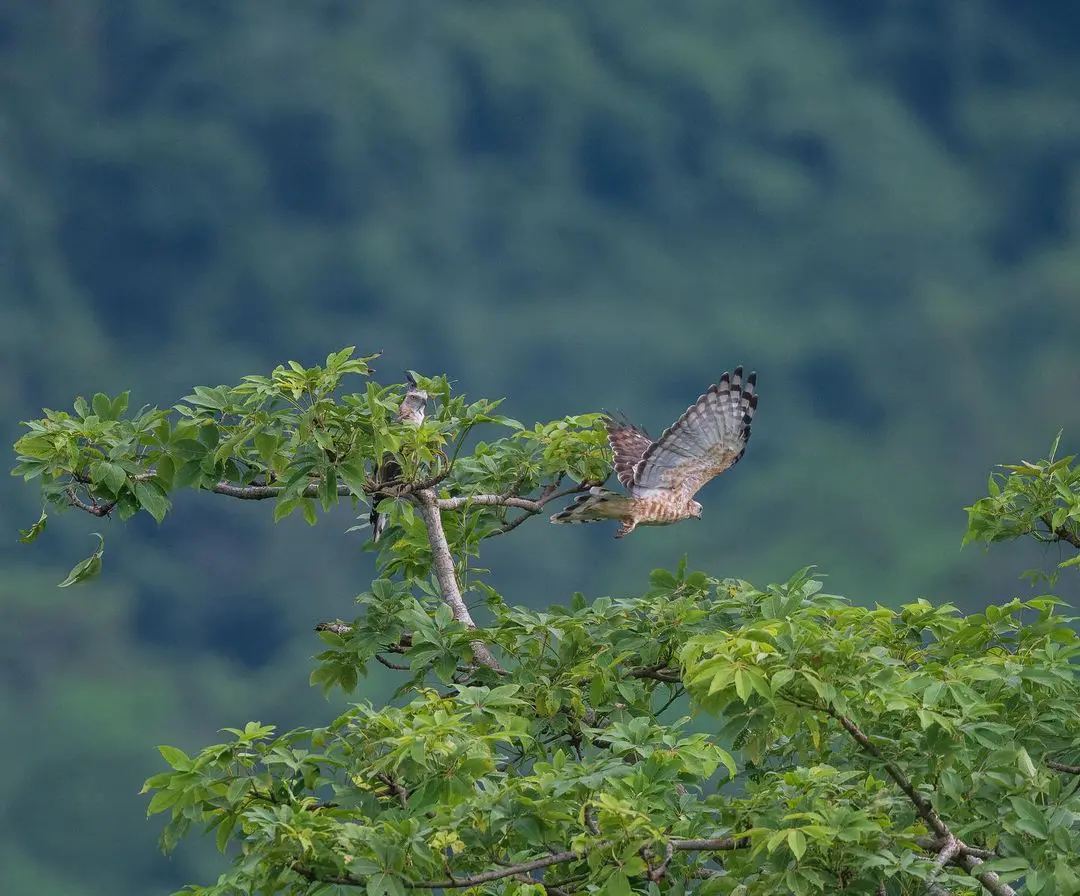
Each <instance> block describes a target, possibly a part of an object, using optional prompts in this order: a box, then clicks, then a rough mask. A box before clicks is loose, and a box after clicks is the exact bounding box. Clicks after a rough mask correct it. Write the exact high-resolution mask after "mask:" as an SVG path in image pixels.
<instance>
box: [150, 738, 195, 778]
mask: <svg viewBox="0 0 1080 896" xmlns="http://www.w3.org/2000/svg"><path fill="white" fill-rule="evenodd" d="M158 752H159V753H160V754H161V758H162V759H164V760H165V761H166V762H167V763H169V765H171V766H172V767H173V768H175V769H176V770H177V771H180V772H183V771H187V770H188V769H189V768H191V758H190V757H189V756H188V755H187V753H185V752H184V751H183V750H181V749H179V748H178V747H170V746H168V745H167V744H161V745H159V746H158Z"/></svg>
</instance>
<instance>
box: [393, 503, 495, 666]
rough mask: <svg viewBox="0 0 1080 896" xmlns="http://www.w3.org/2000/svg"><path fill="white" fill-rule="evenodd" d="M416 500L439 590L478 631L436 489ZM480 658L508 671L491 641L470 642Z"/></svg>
mask: <svg viewBox="0 0 1080 896" xmlns="http://www.w3.org/2000/svg"><path fill="white" fill-rule="evenodd" d="M412 498H413V502H414V503H415V504H416V506H417V507H418V508H419V510H420V516H421V517H422V518H423V520H424V528H425V529H426V530H427V536H428V544H429V545H430V546H431V565H432V568H433V569H434V571H435V578H436V579H437V580H438V582H439V590H440V591H441V592H442V599H443V601H444V602H445V603H446V605H447V606H448V607H450V610H451V611H452V612H453V614H454V618H455V619H456V620H457V621H458V622H460V623H462V624H463V625H464V626H465V627H466V628H467V629H469V630H474V629H475V628H476V623H475V622H473V618H472V615H471V614H470V613H469V608H468V607H467V606H465V601H464V600H462V597H461V588H460V586H459V585H458V580H457V573H456V572H455V571H454V558H453V556H451V554H450V545H449V544H448V543H447V541H446V531H445V530H444V529H443V524H442V513H441V512H440V510H439V499H438V497H436V495H435V491H434V489H431V488H422V489H420V490H418V491H417V492H415V493H414V494H413V496H412ZM469 644H470V646H471V647H472V650H473V656H475V657H476V661H477V662H478V663H480V664H482V665H484V666H487V667H488V668H489V669H494V670H495V671H496V672H500V673H502V672H503V671H504V670H503V669H502V667H501V666H500V665H499V661H498V660H496V659H495V657H494V655H493V654H492V652H491V651H490V650H489V649H488V646H487V644H485V643H484V642H483V641H481V640H479V639H475V640H473V641H470V642H469Z"/></svg>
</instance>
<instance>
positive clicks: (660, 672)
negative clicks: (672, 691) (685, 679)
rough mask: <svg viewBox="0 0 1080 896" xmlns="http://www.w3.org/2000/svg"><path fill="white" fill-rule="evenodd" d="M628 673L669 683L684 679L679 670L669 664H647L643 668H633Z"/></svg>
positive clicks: (635, 676)
mask: <svg viewBox="0 0 1080 896" xmlns="http://www.w3.org/2000/svg"><path fill="white" fill-rule="evenodd" d="M627 674H628V675H629V676H630V677H631V678H651V679H652V680H653V681H663V682H666V683H668V684H674V683H676V682H679V681H682V675H681V673H680V672H679V670H678V669H670V668H668V667H667V666H647V667H645V668H643V669H631V670H630V671H629V672H628V673H627Z"/></svg>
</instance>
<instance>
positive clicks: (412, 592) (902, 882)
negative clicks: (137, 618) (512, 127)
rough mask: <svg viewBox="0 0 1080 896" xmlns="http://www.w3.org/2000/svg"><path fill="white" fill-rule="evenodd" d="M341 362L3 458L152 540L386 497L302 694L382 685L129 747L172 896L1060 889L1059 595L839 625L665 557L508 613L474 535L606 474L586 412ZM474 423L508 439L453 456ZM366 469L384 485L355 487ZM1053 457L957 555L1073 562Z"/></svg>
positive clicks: (1062, 622) (45, 426)
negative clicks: (382, 382)
mask: <svg viewBox="0 0 1080 896" xmlns="http://www.w3.org/2000/svg"><path fill="white" fill-rule="evenodd" d="M374 357H375V356H374V355H369V356H366V357H362V358H354V357H353V350H352V349H345V350H343V351H341V352H337V353H335V354H332V355H330V356H329V357H328V358H327V359H326V363H325V366H319V367H314V368H304V367H303V366H302V365H300V364H298V363H295V362H292V363H290V364H289V365H288V366H287V367H285V366H282V367H278V368H276V369H275V370H274V371H273V373H272V374H271V375H270V376H269V377H263V376H247V377H245V378H244V379H243V380H242V381H241V383H240V384H239V385H238V386H235V387H232V388H227V387H217V388H214V389H209V388H203V387H197V388H196V389H195V390H194V394H192V395H189V396H188V397H187V398H186V399H184V400H183V402H181V403H180V404H178V405H177V406H176V407H175V409H174V410H173V411H172V412H162V411H157V410H152V409H151V410H141V411H139V412H136V414H135V415H133V416H131V417H127V416H125V411H126V407H127V395H126V394H124V395H121V396H120V397H118V398H115V399H110V398H109V397H107V396H105V395H102V394H99V395H97V396H95V397H94V399H93V401H92V402H86V401H83V400H79V401H77V402H76V406H75V413H74V414H73V415H72V414H68V413H64V412H55V411H49V412H46V416H45V417H44V418H41V419H39V420H35V421H31V422H30V423H28V424H27V426H28V428H29V430H30V431H29V433H28V434H26V435H24V436H23V437H22V438H21V439H20V440H19V441H18V442H17V443H16V450H17V451H18V452H19V453H20V463H19V466H18V467H17V468H16V471H15V472H16V473H19V474H21V475H22V476H23V477H25V478H27V479H37V478H40V479H41V480H42V483H43V491H44V495H45V497H46V500H47V501H48V502H49V503H50V504H52V505H54V506H57V507H60V508H64V509H66V508H69V507H75V508H77V509H79V510H81V511H84V512H86V513H89V514H90V515H92V516H95V517H103V516H107V515H108V514H110V513H112V512H113V511H115V512H116V513H117V514H119V515H120V516H121V517H130V516H132V515H134V514H135V513H137V512H138V511H140V510H142V511H146V512H147V513H149V514H150V515H151V516H153V517H154V518H155V519H157V520H158V521H160V520H161V519H162V518H163V517H164V516H165V514H166V512H167V511H168V508H169V502H170V496H171V494H172V493H173V492H174V491H176V490H177V489H180V488H185V487H190V488H194V489H196V490H199V491H206V492H211V493H214V494H216V495H218V496H222V497H225V498H234V499H243V500H256V501H262V500H269V501H273V503H274V517H275V518H276V519H277V518H282V517H285V516H288V515H289V514H291V513H293V512H294V511H299V512H301V513H302V515H303V516H304V517H305V518H306V519H307V520H308V521H309V522H310V523H313V524H314V523H316V522H317V521H318V519H319V512H318V511H319V507H320V506H321V508H322V510H323V511H324V512H326V511H329V510H331V509H332V508H333V506H334V505H335V504H337V503H338V501H339V500H341V499H343V498H345V499H348V500H350V501H351V502H352V503H353V504H354V505H357V504H358V503H360V502H363V501H364V500H365V498H367V497H368V496H371V495H372V494H373V493H374V492H376V491H379V492H380V493H382V494H385V495H389V497H388V498H385V499H383V500H382V503H381V505H380V506H381V508H382V509H383V510H384V511H386V512H388V513H390V514H391V520H392V525H393V528H392V529H390V530H389V532H388V533H387V536H384V539H383V540H382V541H381V542H380V544H381V549H380V553H379V558H378V567H379V572H378V577H377V578H375V580H374V581H373V582H372V584H371V587H370V590H368V591H366V592H364V593H363V594H362V595H360V597H359V598H358V602H359V603H360V605H361V608H362V612H361V615H360V616H358V617H357V618H356V619H355V620H353V621H351V622H343V621H341V620H334V621H327V622H324V623H322V624H320V626H319V629H320V631H321V633H322V637H323V639H324V641H325V642H326V649H325V650H324V652H323V653H322V654H321V655H320V657H319V665H318V666H317V667H316V669H315V671H314V673H313V674H312V682H313V683H314V684H318V685H319V686H321V687H322V688H323V689H324V690H331V689H336V688H340V689H342V690H344V691H346V692H352V691H354V690H355V689H356V686H357V683H358V681H359V679H360V678H361V677H362V676H365V675H366V674H367V673H368V669H369V666H371V665H372V664H375V665H378V666H381V667H384V668H387V669H390V670H392V671H394V672H395V673H397V674H398V675H400V676H401V678H402V682H401V683H400V685H399V687H398V689H397V692H396V699H395V700H394V701H392V702H390V703H387V704H384V705H375V704H373V703H372V702H370V701H364V702H361V703H358V704H356V705H354V706H353V707H351V708H349V709H347V710H346V711H345V712H344V713H342V714H341V715H339V716H338V717H337V718H335V719H334V720H333V721H331V722H330V723H329V724H326V725H319V726H317V727H298V728H294V729H292V730H290V731H288V732H287V733H285V734H283V735H280V736H278V735H276V729H275V726H273V725H265V724H262V723H259V722H248V723H247V724H245V725H244V726H243V727H229V728H227V729H226V733H228V734H229V735H231V737H230V738H229V739H228V740H227V741H225V742H224V743H218V744H214V745H212V746H209V747H205V748H204V749H202V750H200V751H198V752H197V753H195V754H194V755H189V754H188V753H187V752H185V751H184V750H182V749H179V748H177V747H173V746H162V747H160V748H159V749H160V752H161V755H162V757H163V758H164V759H165V761H166V763H167V764H168V766H169V767H170V770H169V771H165V772H160V773H158V774H155V775H153V776H152V777H151V778H150V779H149V780H148V781H147V782H146V786H145V788H144V790H147V791H150V792H151V793H152V796H151V798H150V803H149V810H148V811H149V812H150V813H151V814H154V813H159V812H167V813H169V816H170V820H169V822H168V824H167V825H166V827H165V829H164V833H163V836H162V843H163V846H164V848H165V849H166V850H167V851H171V850H172V849H174V848H175V847H176V845H177V843H178V841H179V840H180V839H181V838H183V837H185V836H187V835H188V834H189V833H190V832H191V830H192V826H193V825H194V826H195V830H196V831H206V832H207V833H212V834H213V836H214V839H215V842H216V845H217V847H218V849H219V850H220V851H222V852H225V853H229V854H231V855H232V856H233V860H232V863H231V866H230V868H229V870H228V871H227V872H226V873H224V874H223V875H221V876H220V877H218V879H217V882H216V883H214V884H209V885H205V886H200V885H191V886H189V887H187V888H186V889H185V892H190V893H199V894H205V896H239V894H243V893H252V892H259V893H291V894H314V893H319V892H327V891H328V889H331V890H336V891H339V892H350V891H354V890H360V889H363V890H365V891H366V892H367V893H368V894H371V896H378V894H392V896H403V894H404V893H405V892H406V891H408V890H415V889H420V890H443V891H453V890H459V889H468V888H475V887H479V888H481V890H482V891H483V892H499V893H502V892H506V893H512V894H532V893H542V892H551V893H553V894H556V896H557V894H571V893H590V892H598V893H602V894H605V896H624V894H629V893H633V892H640V893H660V892H673V893H681V892H685V891H686V890H687V889H688V888H690V887H693V888H694V889H695V891H698V892H703V893H717V894H744V896H753V894H761V896H765V894H773V893H776V892H781V891H782V892H791V893H796V894H825V893H834V892H837V891H842V890H844V891H850V892H856V893H870V892H878V893H881V892H884V893H893V894H906V893H922V892H927V891H930V892H935V893H939V892H949V893H957V894H960V893H963V894H972V896H974V894H976V893H977V892H980V891H985V892H989V893H992V894H994V896H1011V894H1014V893H1015V892H1017V890H1016V889H1015V887H1016V886H1018V882H1020V883H1022V885H1023V891H1024V892H1026V893H1031V894H1039V893H1046V894H1052V893H1071V892H1077V891H1078V890H1080V874H1078V872H1077V870H1076V869H1075V861H1074V859H1075V856H1076V855H1077V854H1078V853H1080V787H1078V783H1080V762H1078V760H1080V749H1078V746H1077V745H1078V744H1080V665H1078V664H1077V662H1076V659H1077V656H1078V655H1080V637H1078V635H1077V633H1076V631H1075V630H1074V629H1073V628H1071V627H1070V624H1069V623H1070V622H1071V620H1070V618H1069V617H1065V616H1062V615H1060V614H1059V613H1058V609H1057V608H1058V607H1059V606H1060V604H1061V601H1060V600H1058V599H1057V598H1055V597H1053V596H1050V595H1042V596H1039V597H1035V598H1032V599H1029V600H1026V601H1021V600H1013V601H1011V602H1010V603H1008V604H1005V605H1002V606H995V605H990V606H988V607H987V608H986V609H985V610H984V611H983V612H982V613H978V614H973V615H967V616H965V615H963V614H962V613H960V612H959V611H958V610H957V609H956V608H955V607H954V606H951V605H942V606H934V605H933V604H931V603H929V602H928V601H925V600H920V601H918V602H915V603H910V604H906V605H904V606H902V607H901V608H900V609H899V610H890V609H887V608H884V607H880V606H879V607H877V608H874V609H868V608H864V607H857V606H853V605H851V604H850V603H848V602H847V601H846V600H844V599H843V598H840V597H837V596H835V595H829V594H824V593H822V592H821V583H820V582H819V581H818V580H816V579H815V578H814V577H813V576H812V575H811V574H810V573H809V571H808V570H803V571H802V572H800V573H798V574H796V575H795V576H794V577H793V578H791V579H790V580H789V581H788V582H786V583H785V584H782V585H770V586H769V587H767V588H765V589H759V588H756V587H754V586H753V585H751V584H750V583H748V582H746V581H742V580H738V579H717V578H714V577H711V576H709V575H707V574H705V573H702V572H688V571H687V568H686V564H685V562H684V563H683V564H682V565H680V567H679V569H678V570H677V572H675V573H671V572H668V571H665V570H662V569H661V570H656V571H654V572H653V574H652V576H651V582H650V585H651V587H650V588H649V590H648V591H646V592H645V593H644V594H641V595H639V596H634V597H626V598H619V599H613V598H610V597H602V598H599V599H596V600H594V601H592V602H588V601H586V599H585V598H584V596H582V595H581V594H580V593H579V594H576V595H575V596H574V597H573V600H572V601H571V603H570V605H569V606H553V607H550V608H548V609H546V610H545V611H542V612H538V611H534V610H529V609H527V608H524V607H521V606H514V605H511V604H510V603H508V602H506V601H505V600H504V598H503V596H502V595H501V594H500V593H499V592H498V591H497V590H496V589H495V588H493V587H492V586H491V585H490V584H488V583H487V582H485V581H484V578H483V573H484V572H485V571H484V570H482V569H481V568H479V567H478V566H477V562H478V560H479V559H480V553H481V547H482V545H483V544H484V543H485V542H486V541H487V540H488V539H491V538H494V537H497V536H504V535H509V534H510V533H511V532H513V531H515V530H517V531H519V532H523V531H525V530H524V529H519V525H520V524H521V523H527V522H528V521H529V520H530V518H536V517H537V515H538V514H541V512H542V511H543V510H544V509H545V507H546V506H547V505H548V504H550V503H551V502H553V501H555V500H557V499H559V498H563V497H566V496H568V495H571V494H574V493H575V492H580V491H581V490H582V489H583V488H587V487H588V486H587V482H588V481H589V480H596V479H603V478H604V477H605V476H606V474H607V472H608V470H609V468H610V458H609V457H608V456H607V454H606V450H605V448H604V447H603V441H604V439H603V434H602V429H601V427H600V426H598V425H597V424H598V422H599V421H598V418H597V417H595V416H593V417H587V418H566V419H563V420H558V421H554V422H552V423H549V424H542V425H538V426H536V427H534V428H532V429H528V428H526V427H524V426H523V425H522V424H521V423H519V422H517V421H515V420H512V419H510V418H508V417H503V416H500V415H498V414H496V413H495V410H496V406H497V405H498V402H493V401H488V400H484V399H481V400H479V401H474V402H471V403H469V402H466V400H465V399H464V397H462V396H459V395H456V394H454V393H452V392H451V390H450V388H449V386H448V382H447V380H446V378H445V377H437V378H429V377H422V376H416V377H415V378H416V381H417V382H418V384H419V386H420V387H421V388H423V389H424V390H425V391H426V392H427V393H428V394H429V395H430V396H432V397H433V398H434V401H435V413H434V414H431V415H428V416H427V417H426V419H425V420H424V422H423V423H421V424H420V425H419V426H405V425H403V424H399V423H397V422H395V420H394V411H396V409H397V405H398V403H399V402H400V400H401V396H402V395H403V394H404V391H405V387H404V386H400V385H394V386H389V387H385V388H383V387H379V386H378V385H376V384H375V383H374V382H372V381H370V379H369V380H368V382H367V383H366V388H365V389H364V390H362V391H357V392H344V391H343V389H344V381H345V380H346V378H347V377H354V376H364V377H367V376H369V374H370V373H371V369H370V365H369V362H370V361H371V360H373V359H374ZM489 427H496V428H498V429H502V430H506V431H507V434H505V435H502V436H498V435H496V436H495V437H494V438H490V439H487V440H484V441H480V442H479V443H478V444H476V446H475V448H474V449H473V450H471V451H466V450H464V449H463V446H464V444H465V441H466V438H467V437H468V436H469V435H470V434H471V433H472V432H473V431H474V430H475V429H478V428H479V430H481V432H480V436H481V438H483V437H484V436H485V435H486V429H487V428H489ZM1056 449H1057V444H1056V442H1055V445H1054V449H1053V450H1052V452H1051V455H1053V454H1054V453H1055V452H1056ZM387 454H390V455H393V456H394V457H395V458H396V460H397V462H398V465H399V466H400V469H401V476H400V478H399V479H398V480H395V481H390V482H386V481H380V480H378V479H377V478H376V477H375V476H374V464H375V463H376V462H377V461H378V460H379V459H381V458H384V457H385V456H386V455H387ZM1072 460H1073V459H1072V458H1071V457H1066V458H1062V459H1060V460H1053V458H1051V460H1048V461H1044V462H1040V463H1034V464H1033V463H1025V464H1022V465H1019V466H1015V467H1010V468H1008V469H1009V473H1008V474H1007V475H1003V476H1001V477H998V478H992V479H991V482H990V485H991V495H990V496H989V497H987V498H985V499H982V500H980V501H979V502H977V504H976V505H975V506H973V507H972V508H971V510H970V526H969V532H968V538H969V539H985V540H988V541H994V540H1000V539H1002V538H1006V537H1019V536H1022V535H1025V534H1035V535H1037V536H1038V537H1041V538H1050V539H1054V540H1057V541H1061V542H1064V543H1067V544H1069V545H1072V546H1074V547H1080V475H1078V473H1077V471H1076V470H1074V469H1072V467H1071V464H1072ZM568 474H569V475H568ZM583 483H585V484H583ZM540 519H541V520H542V517H540ZM46 520H47V516H46V515H45V514H42V517H41V518H40V520H39V522H38V523H37V524H36V525H35V526H34V527H33V528H32V529H31V530H29V531H27V532H26V533H25V534H24V539H25V540H27V541H32V540H34V539H36V538H37V537H38V536H40V535H41V533H42V532H43V531H44V530H45V523H46ZM1040 525H1041V526H1042V529H1041V530H1040V529H1039V527H1040ZM517 537H522V536H521V535H518V536H517ZM99 538H100V536H99ZM101 550H102V549H101V547H99V548H98V550H97V551H96V552H95V553H94V554H93V555H92V556H91V557H90V558H88V559H87V560H86V561H83V562H82V563H80V564H79V565H78V566H77V567H76V568H75V569H74V570H73V571H72V573H71V575H70V576H69V577H68V580H66V581H65V582H64V583H63V584H65V585H67V584H72V583H75V582H78V581H82V580H85V579H87V578H89V577H90V576H92V575H95V574H97V573H98V572H100V571H101V566H102V560H101ZM1078 556H1080V555H1078ZM1071 565H1074V564H1073V562H1072V561H1069V562H1066V563H1063V564H1062V566H1064V567H1067V566H1071ZM477 599H482V600H483V605H484V615H483V616H482V617H480V619H479V623H478V622H477V621H476V619H475V618H474V615H473V614H474V612H475V611H476V610H474V609H470V606H469V604H470V603H471V602H475V601H476V600H477ZM680 713H681V714H682V715H681V716H680V715H679V714H680Z"/></svg>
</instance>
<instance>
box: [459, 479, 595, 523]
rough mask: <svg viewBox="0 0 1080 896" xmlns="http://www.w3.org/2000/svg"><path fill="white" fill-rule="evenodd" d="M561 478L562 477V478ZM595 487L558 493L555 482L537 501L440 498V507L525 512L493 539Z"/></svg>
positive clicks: (508, 496)
mask: <svg viewBox="0 0 1080 896" xmlns="http://www.w3.org/2000/svg"><path fill="white" fill-rule="evenodd" d="M560 478H561V477H560ZM592 486H593V483H592V482H581V483H579V484H578V485H575V486H574V487H573V488H567V489H563V490H562V491H561V492H559V491H556V489H557V488H558V482H554V483H552V484H551V485H549V486H547V487H546V488H545V489H544V490H543V492H542V493H541V495H540V497H539V498H536V499H535V500H534V499H532V498H522V497H520V496H519V495H515V494H505V495H471V496H468V497H466V496H462V497H459V498H440V499H439V507H440V508H441V509H443V510H456V509H458V508H460V507H467V506H468V505H470V504H478V505H484V506H488V507H491V506H502V507H514V508H517V509H518V510H523V511H525V512H524V513H522V514H521V516H519V517H516V518H515V519H512V520H508V521H507V522H505V523H503V524H502V525H501V526H499V527H498V528H497V529H494V530H492V531H491V532H489V533H488V535H487V537H488V538H491V537H492V536H494V535H505V534H506V533H507V532H512V531H513V530H514V529H516V528H517V527H518V526H520V525H521V524H522V523H523V522H525V520H527V519H529V518H530V517H533V516H536V514H538V513H540V511H542V510H543V509H544V507H545V506H546V505H547V504H550V503H551V502H552V501H557V500H559V498H565V497H567V496H569V495H574V494H578V493H579V492H584V491H588V490H589V489H590V488H591V487H592Z"/></svg>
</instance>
